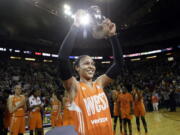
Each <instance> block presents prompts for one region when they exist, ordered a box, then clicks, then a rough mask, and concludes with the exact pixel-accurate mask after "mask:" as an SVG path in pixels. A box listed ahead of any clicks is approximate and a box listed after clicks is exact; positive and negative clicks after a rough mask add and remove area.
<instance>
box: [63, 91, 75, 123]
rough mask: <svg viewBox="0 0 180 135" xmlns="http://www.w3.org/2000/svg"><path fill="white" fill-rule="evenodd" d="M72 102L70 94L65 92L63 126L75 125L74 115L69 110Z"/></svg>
mask: <svg viewBox="0 0 180 135" xmlns="http://www.w3.org/2000/svg"><path fill="white" fill-rule="evenodd" d="M71 102H72V101H71V99H70V95H69V93H68V92H67V91H65V92H64V97H63V126H67V125H74V120H73V117H74V116H73V113H72V111H70V110H69V109H68V108H69V107H70V106H71Z"/></svg>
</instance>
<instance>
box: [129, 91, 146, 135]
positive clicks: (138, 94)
mask: <svg viewBox="0 0 180 135" xmlns="http://www.w3.org/2000/svg"><path fill="white" fill-rule="evenodd" d="M132 94H133V101H134V115H135V116H136V125H137V130H138V132H139V133H140V121H139V119H140V118H141V120H142V123H143V126H144V130H145V133H147V132H148V130H147V123H146V119H145V113H146V110H145V107H144V102H143V95H142V91H140V89H139V88H134V89H133V92H132Z"/></svg>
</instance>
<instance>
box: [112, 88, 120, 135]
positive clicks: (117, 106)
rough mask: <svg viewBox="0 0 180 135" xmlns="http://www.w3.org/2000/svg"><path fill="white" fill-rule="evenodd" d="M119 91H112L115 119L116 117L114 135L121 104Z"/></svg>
mask: <svg viewBox="0 0 180 135" xmlns="http://www.w3.org/2000/svg"><path fill="white" fill-rule="evenodd" d="M118 94H119V93H118V91H117V90H113V91H112V98H113V101H114V110H113V117H114V134H115V132H116V124H117V120H118V117H119V104H118Z"/></svg>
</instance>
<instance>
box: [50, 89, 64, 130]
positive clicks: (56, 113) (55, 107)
mask: <svg viewBox="0 0 180 135" xmlns="http://www.w3.org/2000/svg"><path fill="white" fill-rule="evenodd" d="M50 102H51V108H52V109H51V126H52V127H57V126H62V116H61V102H60V101H59V99H58V98H57V96H56V92H53V94H52V97H51V100H50Z"/></svg>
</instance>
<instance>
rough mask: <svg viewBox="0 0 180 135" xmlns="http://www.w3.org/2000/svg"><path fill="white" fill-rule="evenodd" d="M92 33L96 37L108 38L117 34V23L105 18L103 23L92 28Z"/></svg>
mask: <svg viewBox="0 0 180 135" xmlns="http://www.w3.org/2000/svg"><path fill="white" fill-rule="evenodd" d="M92 35H93V37H94V38H96V39H103V38H108V37H111V36H114V35H116V25H115V23H112V22H111V20H110V19H105V20H104V21H103V22H102V24H101V25H99V26H96V27H94V28H93V29H92Z"/></svg>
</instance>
